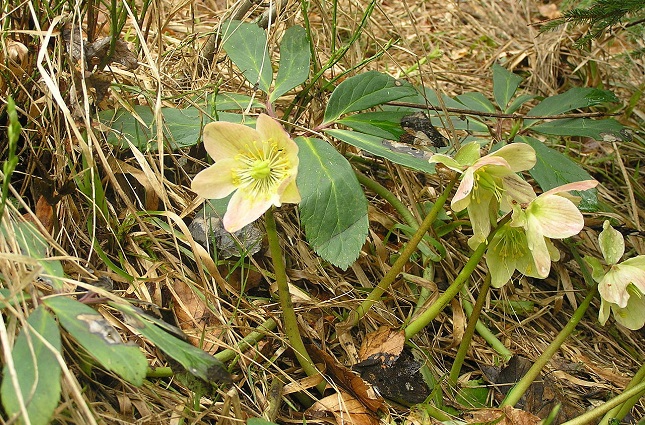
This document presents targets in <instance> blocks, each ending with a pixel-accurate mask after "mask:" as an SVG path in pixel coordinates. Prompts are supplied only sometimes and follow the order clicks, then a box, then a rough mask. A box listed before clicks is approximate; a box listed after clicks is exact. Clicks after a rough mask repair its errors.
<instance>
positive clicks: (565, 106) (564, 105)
mask: <svg viewBox="0 0 645 425" xmlns="http://www.w3.org/2000/svg"><path fill="white" fill-rule="evenodd" d="M617 101H618V99H617V98H616V96H615V95H614V94H613V93H612V92H610V91H608V90H599V89H594V88H588V87H574V88H572V89H569V90H567V91H566V92H564V93H562V94H558V95H555V96H551V97H547V98H546V99H544V100H543V101H542V102H540V103H538V104H537V105H535V106H534V107H533V108H532V109H531V110H530V111H529V112H528V113H527V114H526V115H527V116H529V117H531V116H533V117H534V116H546V115H557V114H563V113H565V112H569V111H573V110H574V109H579V108H588V107H590V106H594V105H598V104H599V103H604V102H617Z"/></svg>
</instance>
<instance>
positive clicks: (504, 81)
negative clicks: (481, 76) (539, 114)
mask: <svg viewBox="0 0 645 425" xmlns="http://www.w3.org/2000/svg"><path fill="white" fill-rule="evenodd" d="M521 82H522V77H520V76H519V75H515V74H513V73H512V72H510V71H508V70H507V69H506V68H504V67H502V66H499V65H498V64H496V63H495V64H493V95H494V96H495V102H496V103H497V106H499V109H501V110H502V111H504V112H508V111H507V108H506V106H507V105H508V102H510V101H511V99H512V98H513V96H514V95H515V92H516V91H517V88H518V87H519V85H520V83H521Z"/></svg>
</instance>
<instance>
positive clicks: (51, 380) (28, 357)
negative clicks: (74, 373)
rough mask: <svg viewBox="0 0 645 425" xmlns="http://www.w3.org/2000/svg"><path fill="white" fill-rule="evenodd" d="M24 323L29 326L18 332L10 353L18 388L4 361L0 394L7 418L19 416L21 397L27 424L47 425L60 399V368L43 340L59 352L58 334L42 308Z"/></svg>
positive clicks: (53, 323) (23, 420)
mask: <svg viewBox="0 0 645 425" xmlns="http://www.w3.org/2000/svg"><path fill="white" fill-rule="evenodd" d="M27 323H28V324H29V327H25V328H23V329H22V330H21V332H20V334H19V335H18V338H17V339H16V343H15V344H14V346H13V350H12V351H11V357H12V359H13V366H14V375H15V377H16V379H17V381H18V386H19V388H16V387H14V382H13V381H12V377H11V374H10V373H9V368H8V365H7V363H6V362H5V365H4V368H3V370H2V376H3V378H2V388H1V389H0V395H1V396H2V406H3V407H4V410H5V411H6V412H7V415H9V416H10V417H11V416H13V415H16V414H21V413H22V412H21V408H20V402H19V401H18V394H20V395H21V398H22V401H23V403H24V406H25V410H26V414H27V416H28V418H29V422H30V423H31V424H32V425H45V424H48V423H49V420H50V419H51V416H52V414H53V413H54V410H55V409H56V406H58V402H59V400H60V392H61V385H60V378H61V367H60V364H59V363H58V360H57V359H56V353H54V352H52V351H51V349H50V348H49V347H47V346H46V345H45V343H44V342H43V339H44V340H45V341H47V343H48V344H49V345H50V346H51V348H52V349H54V350H56V351H57V352H58V353H60V351H61V340H60V331H59V329H58V325H57V324H56V321H55V320H54V318H53V317H52V316H51V315H50V314H49V313H48V312H47V310H46V309H45V308H44V307H43V306H38V307H37V308H36V309H35V310H34V311H33V312H32V313H31V314H30V315H29V318H28V319H27ZM41 338H42V339H41ZM26 419H27V418H24V417H22V420H19V421H18V423H26V422H27V420H26Z"/></svg>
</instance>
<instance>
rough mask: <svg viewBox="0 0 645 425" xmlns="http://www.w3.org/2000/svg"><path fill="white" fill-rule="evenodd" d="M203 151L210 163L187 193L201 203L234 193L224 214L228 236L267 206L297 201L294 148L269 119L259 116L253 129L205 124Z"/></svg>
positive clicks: (243, 126)
mask: <svg viewBox="0 0 645 425" xmlns="http://www.w3.org/2000/svg"><path fill="white" fill-rule="evenodd" d="M204 147H205V148H206V151H207V152H208V154H209V155H210V156H211V158H213V160H214V161H215V164H213V165H211V166H210V167H208V168H207V169H205V170H203V171H201V172H200V173H199V174H197V175H196V176H195V178H194V179H193V182H192V185H191V188H192V190H193V191H194V192H195V193H197V194H198V195H199V196H201V197H203V198H206V199H221V198H225V197H226V196H228V195H229V194H231V192H233V191H235V193H234V194H233V196H232V197H231V200H230V201H229V204H228V208H227V209H226V214H224V220H223V223H224V228H225V229H226V230H227V231H229V232H231V233H232V232H235V231H237V230H239V229H241V228H242V227H244V226H246V225H247V224H249V223H251V222H253V221H255V220H257V219H258V218H259V217H260V216H261V215H262V214H263V213H264V212H265V211H266V210H268V209H269V208H270V207H271V206H272V205H275V206H280V205H281V204H282V203H283V202H286V203H298V202H300V193H299V192H298V188H297V187H296V175H297V173H298V145H296V143H295V142H294V141H293V140H291V138H290V137H289V135H288V134H287V133H286V132H285V131H284V129H283V128H282V126H281V125H280V124H279V123H278V122H277V121H275V120H274V119H273V118H271V117H269V116H268V115H265V114H261V115H260V116H259V117H258V119H257V123H256V126H255V130H254V129H252V128H250V127H247V126H245V125H242V124H234V123H229V122H223V121H218V122H213V123H210V124H207V125H206V126H205V127H204Z"/></svg>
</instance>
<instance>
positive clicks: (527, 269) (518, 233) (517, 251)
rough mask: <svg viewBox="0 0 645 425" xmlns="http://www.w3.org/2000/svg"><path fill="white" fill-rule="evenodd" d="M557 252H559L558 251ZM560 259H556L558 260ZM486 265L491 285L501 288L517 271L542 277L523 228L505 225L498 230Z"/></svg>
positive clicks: (488, 252) (487, 255)
mask: <svg viewBox="0 0 645 425" xmlns="http://www.w3.org/2000/svg"><path fill="white" fill-rule="evenodd" d="M556 252H557V250H556ZM557 259H558V258H554V260H557ZM486 265H487V266H488V270H489V271H490V274H491V285H492V286H493V287H494V288H501V287H502V286H504V285H506V283H507V282H508V281H509V280H510V279H511V277H512V276H513V273H514V272H515V270H517V271H519V272H520V273H522V274H524V275H526V276H531V277H540V276H539V275H538V274H537V273H536V267H535V261H534V260H533V255H532V254H531V250H530V249H529V245H528V242H527V240H526V233H525V231H524V229H523V228H521V227H511V226H510V224H508V223H507V224H504V225H503V226H502V227H500V228H499V229H497V231H496V232H495V235H494V236H493V239H492V240H491V242H490V244H489V245H488V249H487V250H486Z"/></svg>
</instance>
